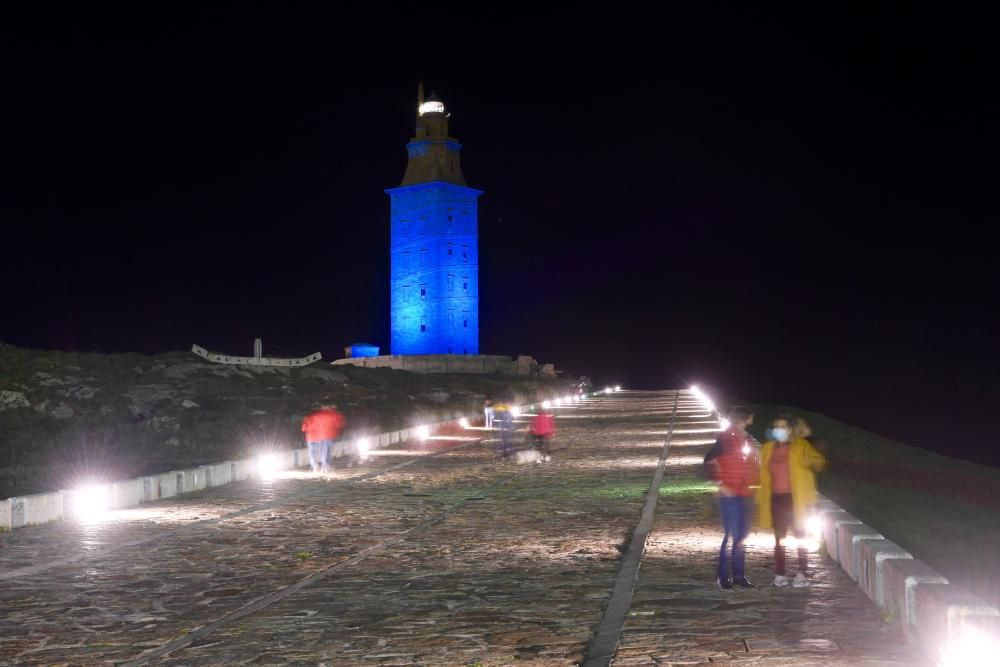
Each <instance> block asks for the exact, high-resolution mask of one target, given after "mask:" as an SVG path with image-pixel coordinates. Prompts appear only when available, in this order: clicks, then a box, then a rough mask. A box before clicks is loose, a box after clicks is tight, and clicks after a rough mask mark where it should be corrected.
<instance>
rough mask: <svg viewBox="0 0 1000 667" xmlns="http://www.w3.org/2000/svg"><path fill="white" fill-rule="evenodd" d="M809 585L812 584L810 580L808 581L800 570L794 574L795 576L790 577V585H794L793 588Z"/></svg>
mask: <svg viewBox="0 0 1000 667" xmlns="http://www.w3.org/2000/svg"><path fill="white" fill-rule="evenodd" d="M811 585H812V582H811V581H809V579H807V578H806V575H804V574H803V573H801V572H799V573H798V574H796V575H795V578H794V579H792V586H794V587H795V588H805V587H807V586H811Z"/></svg>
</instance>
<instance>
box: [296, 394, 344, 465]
mask: <svg viewBox="0 0 1000 667" xmlns="http://www.w3.org/2000/svg"><path fill="white" fill-rule="evenodd" d="M343 428H344V416H343V415H342V414H340V413H339V412H337V406H336V405H334V404H332V403H328V404H326V405H321V406H320V408H319V410H315V411H313V412H310V413H309V414H308V415H306V416H305V419H303V420H302V432H303V433H305V436H306V445H307V446H308V447H309V464H310V465H311V466H312V471H313V472H318V473H324V474H325V473H328V472H330V471H331V466H330V449H331V448H332V447H333V443H334V442H335V441H336V440H337V438H338V437H340V431H341V429H343Z"/></svg>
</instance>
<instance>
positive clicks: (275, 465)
mask: <svg viewBox="0 0 1000 667" xmlns="http://www.w3.org/2000/svg"><path fill="white" fill-rule="evenodd" d="M279 470H281V464H280V463H279V461H278V455H277V454H273V453H271V452H267V453H264V454H258V455H257V476H258V477H260V478H261V479H271V478H273V477H274V476H275V475H276V474H277V473H278V471H279Z"/></svg>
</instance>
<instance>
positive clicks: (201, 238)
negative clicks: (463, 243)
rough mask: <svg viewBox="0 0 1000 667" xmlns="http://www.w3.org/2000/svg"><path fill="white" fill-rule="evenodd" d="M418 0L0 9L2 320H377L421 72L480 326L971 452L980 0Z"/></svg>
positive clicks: (333, 352) (502, 339)
mask: <svg viewBox="0 0 1000 667" xmlns="http://www.w3.org/2000/svg"><path fill="white" fill-rule="evenodd" d="M424 11H425V13H426V14H434V12H432V11H430V10H424ZM440 13H441V14H442V16H440V17H436V16H424V17H422V19H421V21H423V22H416V23H414V22H413V21H412V20H411V19H413V18H414V17H411V16H408V15H405V14H404V15H400V16H398V17H392V16H384V17H376V16H370V15H368V16H365V15H356V16H346V15H345V14H343V13H342V12H339V11H338V12H326V13H325V12H323V11H316V12H314V13H312V14H309V13H300V12H291V11H289V12H271V11H269V10H267V9H266V8H263V7H254V6H243V5H236V4H233V5H218V6H215V7H213V8H209V9H201V10H198V11H197V12H192V13H190V14H182V13H175V14H170V13H156V12H154V11H153V10H148V9H142V8H129V9H126V10H123V9H109V8H97V9H94V8H87V9H86V10H84V9H82V8H76V7H73V6H67V7H66V8H65V9H64V10H63V11H61V12H58V13H56V14H55V15H40V14H33V13H30V12H29V13H27V14H23V15H21V16H12V17H11V20H10V21H8V22H7V25H5V26H4V28H2V29H0V30H2V31H3V32H4V43H5V47H4V48H6V49H8V50H9V51H10V53H9V54H7V55H8V58H7V61H8V62H11V63H18V64H19V66H18V67H16V68H14V70H13V71H12V73H11V78H10V81H9V82H8V86H7V91H6V92H7V96H6V97H7V99H8V100H9V103H8V109H7V111H8V114H9V116H8V128H9V130H10V132H9V135H10V136H9V137H8V145H7V146H6V147H5V148H6V150H5V153H6V155H7V156H8V160H6V161H5V164H4V166H3V171H2V172H0V176H2V177H3V183H4V185H3V187H2V189H0V194H2V198H0V206H2V211H3V217H4V220H5V221H6V225H5V227H4V236H5V241H6V243H5V244H4V245H5V250H6V252H5V253H4V255H5V257H4V262H3V265H4V270H3V275H2V278H3V280H4V284H5V285H7V286H8V290H7V294H6V295H5V299H4V301H5V308H4V316H3V318H2V320H0V341H3V342H7V343H11V344H15V345H19V346H25V347H41V348H54V349H66V350H80V351H102V352H127V351H133V352H143V353H154V352H160V351H167V350H188V349H190V346H191V344H193V343H198V344H200V345H202V346H205V347H208V348H209V349H213V350H218V351H226V352H230V353H233V354H247V353H249V352H250V349H251V345H252V341H253V339H254V338H255V337H261V338H263V340H264V344H265V350H271V351H275V352H281V351H284V352H287V353H296V352H302V353H311V352H313V351H315V350H320V351H322V352H323V354H324V357H326V358H327V359H331V358H336V357H339V356H341V353H342V349H343V347H344V346H345V345H348V344H350V343H353V342H358V341H368V342H373V343H376V344H379V345H381V346H382V347H383V350H384V351H387V349H386V348H387V346H388V312H389V307H388V305H389V304H388V233H389V220H388V218H389V203H388V198H387V197H386V195H385V194H384V192H383V190H384V189H385V188H389V187H394V186H396V185H398V184H399V182H400V180H401V179H402V176H403V169H404V166H405V151H404V147H405V144H406V142H407V140H408V139H409V138H410V137H411V136H412V133H413V112H414V106H415V102H416V86H417V82H418V81H419V80H420V79H421V78H422V79H423V81H424V83H425V86H426V87H427V89H428V92H429V91H430V90H434V91H436V92H437V93H438V95H440V96H441V97H442V98H443V99H444V100H445V102H446V104H447V105H448V108H449V111H450V112H451V114H452V118H451V127H452V132H451V134H452V135H453V136H455V137H457V138H458V139H459V140H460V141H461V142H462V144H463V146H464V148H463V153H462V155H463V158H462V159H463V169H464V172H465V176H466V178H467V180H468V183H469V185H470V186H471V187H476V188H480V189H483V190H485V194H484V196H483V197H482V198H481V201H480V206H481V208H480V216H479V225H480V229H479V234H480V241H479V242H480V310H481V315H480V319H481V337H480V348H481V350H482V351H483V353H493V354H509V355H517V354H530V355H532V356H534V357H535V358H536V359H537V360H538V361H539V362H542V363H545V362H551V363H554V364H555V365H556V367H557V368H560V369H564V370H566V371H567V372H569V373H573V374H588V375H591V376H592V377H593V378H594V379H595V381H597V382H598V383H599V384H604V383H615V382H618V383H621V384H623V385H625V386H629V387H636V388H664V387H677V386H682V384H687V383H690V382H698V383H699V384H701V385H703V386H705V387H706V388H712V389H714V390H715V391H717V392H724V393H726V394H728V395H734V396H739V397H741V398H743V399H745V400H747V401H751V402H755V403H779V404H785V405H794V406H798V407H801V408H803V409H812V410H817V411H820V412H823V413H825V414H828V415H830V416H831V417H834V418H837V419H840V420H842V421H845V422H848V423H851V424H854V425H856V426H859V427H862V428H866V429H869V430H872V431H875V432H877V433H880V434H883V435H886V436H888V437H891V438H894V439H896V440H899V441H902V442H905V443H907V444H912V445H917V446H921V447H925V448H928V449H932V450H935V451H939V452H941V453H943V454H946V455H950V456H956V457H959V458H967V459H970V460H976V461H979V462H982V463H987V464H991V465H995V466H1000V453H998V449H1000V448H997V447H996V446H995V445H997V444H1000V443H997V442H996V437H995V436H994V435H993V428H992V426H993V425H992V423H990V422H991V418H990V417H991V415H992V413H993V412H994V406H995V405H997V404H998V403H1000V356H998V352H997V349H996V341H997V340H998V339H1000V336H998V333H1000V331H998V328H1000V327H998V316H997V299H996V296H995V294H996V293H997V288H998V287H1000V285H998V284H997V283H998V280H997V271H996V269H995V268H994V262H995V259H994V255H995V252H994V251H993V249H992V248H991V247H990V242H989V241H988V239H989V237H990V236H991V234H990V225H991V224H993V225H995V224H996V221H997V219H998V216H997V212H998V211H997V203H996V194H995V193H996V188H995V185H996V171H997V170H996V167H995V165H994V164H993V163H994V156H995V150H994V149H995V148H996V145H997V141H996V128H995V118H996V117H998V113H997V112H998V109H997V104H996V100H995V99H994V97H995V94H994V93H993V92H992V90H991V87H992V86H991V81H992V79H993V78H994V77H993V73H992V71H991V65H992V62H993V60H994V59H995V54H993V53H992V52H993V51H994V49H993V47H992V46H991V43H990V41H989V37H988V36H987V34H986V25H987V24H988V22H986V21H985V20H978V21H977V20H976V17H974V16H972V15H969V16H963V17H957V16H956V17H948V16H942V15H940V14H931V13H927V14H923V13H921V12H920V10H918V9H914V8H912V7H907V6H905V5H900V6H880V7H878V8H867V9H865V10H863V11H862V10H860V9H857V10H852V11H844V12H843V13H840V14H831V15H821V14H818V13H814V14H813V13H809V12H801V13H778V14H776V15H768V14H767V13H765V12H764V11H762V10H747V9H742V8H739V9H735V8H730V9H724V8H721V7H720V8H718V9H717V10H715V11H709V12H705V13H704V14H700V13H698V12H694V13H685V12H681V11H674V12H673V14H671V15H670V16H668V17H667V18H666V19H662V20H659V19H658V20H657V21H652V20H648V21H643V20H642V17H640V16H635V17H632V18H630V19H624V20H622V19H621V18H620V17H616V16H600V17H598V16H569V15H567V14H564V13H557V12H553V13H551V14H544V13H534V14H532V15H531V16H530V17H522V16H520V15H517V14H508V13H505V12H493V13H490V14H487V15H486V16H484V17H480V18H477V19H473V18H469V17H463V16H460V15H458V14H454V15H451V16H449V15H448V14H447V13H446V12H443V11H442V12H440ZM431 19H434V20H431ZM463 21H464V22H463ZM991 55H992V56H993V57H991ZM834 446H835V443H834Z"/></svg>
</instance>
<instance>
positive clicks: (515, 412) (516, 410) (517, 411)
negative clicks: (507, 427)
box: [510, 405, 521, 417]
mask: <svg viewBox="0 0 1000 667" xmlns="http://www.w3.org/2000/svg"><path fill="white" fill-rule="evenodd" d="M510 414H511V415H512V416H513V417H520V416H521V406H520V405H512V406H510Z"/></svg>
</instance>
